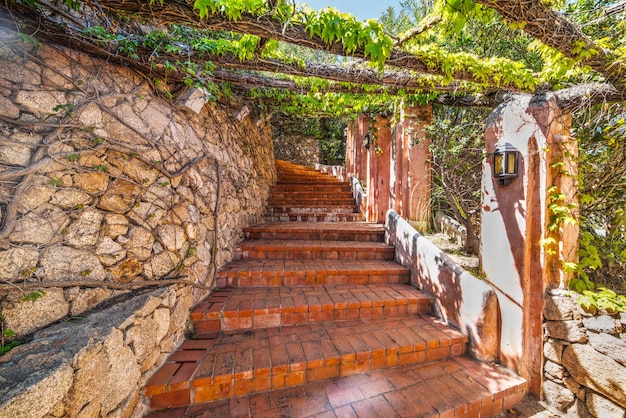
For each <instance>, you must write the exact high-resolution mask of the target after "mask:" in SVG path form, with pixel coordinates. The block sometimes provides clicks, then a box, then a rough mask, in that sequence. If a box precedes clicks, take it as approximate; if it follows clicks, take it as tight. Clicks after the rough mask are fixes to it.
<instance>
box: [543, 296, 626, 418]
mask: <svg viewBox="0 0 626 418" xmlns="http://www.w3.org/2000/svg"><path fill="white" fill-rule="evenodd" d="M577 298H578V295H577V294H575V293H573V292H571V291H565V290H563V289H554V290H551V291H549V293H548V295H547V297H546V299H545V308H544V317H545V322H544V340H545V341H544V345H543V357H544V382H543V394H544V397H545V401H546V403H547V404H548V405H549V406H550V407H551V408H553V409H555V410H558V411H560V412H565V413H567V416H571V417H597V418H623V417H624V416H626V412H625V411H626V314H624V313H622V314H615V315H608V314H602V313H599V314H596V315H590V314H588V313H586V312H584V311H583V310H582V309H581V308H580V306H579V305H578V303H577Z"/></svg>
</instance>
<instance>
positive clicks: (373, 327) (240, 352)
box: [144, 316, 467, 409]
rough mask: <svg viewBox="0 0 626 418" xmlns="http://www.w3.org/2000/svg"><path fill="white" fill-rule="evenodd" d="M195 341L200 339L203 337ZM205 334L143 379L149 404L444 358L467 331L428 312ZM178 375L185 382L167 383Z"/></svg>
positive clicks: (453, 353)
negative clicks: (425, 314)
mask: <svg viewBox="0 0 626 418" xmlns="http://www.w3.org/2000/svg"><path fill="white" fill-rule="evenodd" d="M198 341H199V343H198V344H199V345H200V346H201V345H202V341H204V340H198ZM208 341H210V344H207V345H209V346H208V347H207V348H206V349H200V350H198V349H191V350H182V351H177V352H176V353H174V354H173V355H172V357H171V358H170V359H169V360H168V363H169V364H171V367H170V369H166V370H163V369H161V370H160V371H159V372H158V373H157V375H155V376H154V377H153V378H152V379H150V381H149V382H148V383H147V385H146V387H145V388H144V393H145V394H146V395H147V396H151V399H150V402H151V407H152V409H158V408H164V407H176V406H181V405H182V403H179V402H183V401H185V400H187V399H189V401H191V402H193V403H196V404H197V403H203V402H210V401H214V400H218V399H225V398H230V397H233V396H244V395H248V394H251V393H258V392H264V391H266V390H270V389H271V390H279V389H282V388H285V387H292V386H298V385H303V384H307V383H314V382H319V381H324V380H328V379H334V378H338V377H344V376H351V375H354V374H359V373H367V372H369V371H372V370H379V369H386V368H391V367H396V366H404V365H409V364H420V363H424V362H428V361H434V360H443V359H449V358H451V357H457V356H460V355H462V354H463V353H464V352H465V347H466V343H467V337H466V336H464V335H463V334H461V333H460V332H458V331H454V330H452V329H451V328H449V327H447V326H445V325H443V324H441V323H440V322H438V321H437V320H435V319H433V318H431V317H421V316H415V317H408V318H392V319H389V318H382V319H355V320H349V321H334V322H319V323H310V324H306V325H299V326H282V327H275V328H268V329H260V330H250V331H247V332H245V333H242V332H225V333H222V334H220V336H219V337H217V338H215V339H212V340H208ZM185 352H187V353H185ZM177 364H178V366H177ZM183 367H184V370H183ZM194 367H195V370H191V369H192V368H194ZM168 374H169V375H171V376H170V377H169V378H168ZM183 376H186V377H187V380H186V382H187V387H186V388H185V387H184V386H185V385H184V384H181V385H177V384H172V381H173V382H175V383H178V382H179V381H181V380H182V378H183ZM189 381H191V383H189ZM186 391H188V395H181V394H180V393H178V392H183V393H185V392H186Z"/></svg>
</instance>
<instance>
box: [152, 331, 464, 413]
mask: <svg viewBox="0 0 626 418" xmlns="http://www.w3.org/2000/svg"><path fill="white" fill-rule="evenodd" d="M286 327H289V326H286ZM215 335H219V334H215ZM216 339H217V338H215V337H213V336H212V337H211V338H210V339H206V340H191V341H192V342H195V344H192V343H189V344H188V345H187V347H186V348H189V349H186V348H183V347H181V349H179V350H178V351H176V352H174V353H173V354H172V355H171V356H170V357H169V358H168V360H167V361H166V363H165V364H164V366H163V367H162V368H161V369H159V371H158V372H157V373H156V374H155V375H154V376H153V377H152V378H151V379H150V380H149V381H148V382H147V384H146V385H145V386H144V389H143V393H144V396H148V397H150V406H151V408H152V409H161V408H171V407H176V406H181V404H177V402H180V401H184V398H185V397H184V396H183V399H181V398H180V392H183V393H187V396H188V397H189V401H188V402H190V403H191V402H192V401H193V403H204V402H210V401H213V400H218V399H224V398H231V397H234V396H242V395H246V394H251V393H258V392H263V391H265V390H277V389H282V388H285V387H293V386H300V385H303V384H307V383H314V382H320V381H324V380H329V379H334V378H340V377H345V376H350V375H354V374H359V373H364V372H367V371H373V370H379V369H387V368H392V367H397V366H405V365H409V364H422V363H425V362H430V361H436V360H444V359H449V358H453V357H459V356H463V355H464V354H465V352H466V346H467V340H468V338H467V336H462V337H448V338H440V339H433V340H430V341H419V342H416V343H413V342H411V343H410V344H406V345H400V344H399V343H395V344H396V345H395V346H393V347H390V346H388V347H383V348H379V349H377V350H373V351H371V350H367V351H357V350H354V351H350V352H344V353H337V355H336V356H333V357H328V358H325V357H324V356H323V355H322V354H321V353H320V354H319V356H318V358H313V359H312V358H307V359H306V360H303V361H295V362H290V361H289V359H288V358H287V359H286V363H285V364H278V363H274V361H272V362H271V364H270V365H269V366H268V367H264V368H261V369H253V370H243V369H242V370H239V371H235V370H234V368H233V370H232V371H231V372H230V373H226V374H223V375H217V376H215V375H211V376H205V377H198V378H196V376H195V375H196V372H197V370H198V369H199V368H200V366H201V365H202V364H203V360H204V359H205V357H206V356H207V355H208V349H209V348H210V347H211V346H212V344H213V342H214V341H216ZM187 342H188V341H186V343H187ZM203 345H204V347H203ZM218 355H219V354H218ZM192 392H193V396H192Z"/></svg>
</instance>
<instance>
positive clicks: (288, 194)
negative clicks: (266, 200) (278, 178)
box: [271, 190, 352, 199]
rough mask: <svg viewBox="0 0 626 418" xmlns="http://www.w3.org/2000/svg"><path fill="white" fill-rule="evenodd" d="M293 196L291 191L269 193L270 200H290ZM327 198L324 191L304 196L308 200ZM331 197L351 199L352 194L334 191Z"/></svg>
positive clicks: (326, 193) (308, 193)
mask: <svg viewBox="0 0 626 418" xmlns="http://www.w3.org/2000/svg"><path fill="white" fill-rule="evenodd" d="M293 195H294V192H293V191H287V192H285V191H280V190H278V191H276V190H273V191H272V192H271V197H272V198H289V199H290V198H293V197H294V196H293ZM327 196H328V192H327V191H325V190H321V191H320V190H313V191H309V192H307V195H306V197H309V198H319V197H321V198H324V197H327ZM332 196H333V197H335V198H345V199H352V192H351V191H349V190H343V191H337V190H335V191H333V192H332Z"/></svg>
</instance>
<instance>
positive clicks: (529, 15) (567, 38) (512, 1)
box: [476, 0, 626, 90]
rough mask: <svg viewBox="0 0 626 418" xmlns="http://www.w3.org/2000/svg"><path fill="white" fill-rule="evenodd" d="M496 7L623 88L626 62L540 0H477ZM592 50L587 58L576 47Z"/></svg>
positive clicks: (544, 41) (509, 17)
mask: <svg viewBox="0 0 626 418" xmlns="http://www.w3.org/2000/svg"><path fill="white" fill-rule="evenodd" d="M476 2H477V3H480V4H483V5H485V6H487V7H489V8H492V9H494V10H497V11H498V13H500V14H501V15H502V16H503V17H504V18H505V19H506V20H507V21H508V22H516V23H523V24H524V27H523V31H524V32H526V33H527V34H529V35H530V36H532V37H534V38H536V39H538V40H540V41H541V42H543V43H544V44H546V45H548V46H551V47H552V48H554V49H556V50H558V51H560V52H562V53H563V54H564V55H565V56H566V57H569V58H572V59H574V60H576V61H578V62H580V64H581V65H588V66H590V67H591V68H592V69H594V70H595V71H597V72H599V73H600V74H602V75H604V76H605V77H606V79H607V81H609V82H610V83H614V84H615V85H616V86H618V88H619V89H620V90H624V89H625V88H626V87H625V86H624V77H625V76H626V65H625V64H623V63H620V62H614V61H613V60H612V59H611V57H610V55H609V53H608V52H607V51H605V50H604V49H603V48H601V47H600V46H599V45H597V44H596V43H595V42H594V41H593V40H591V39H590V38H588V37H587V36H586V35H585V34H584V33H583V32H582V31H581V30H580V28H578V27H577V26H576V25H574V24H573V23H572V22H570V21H569V20H567V19H565V18H564V17H563V16H561V15H559V14H557V13H556V12H555V11H554V10H552V9H550V8H549V7H548V6H546V5H545V3H543V2H542V1H541V0H497V1H496V0H476ZM581 45H582V46H583V47H582V51H589V50H592V49H593V50H595V51H597V54H593V55H592V56H591V57H589V58H584V57H582V56H581V55H580V54H579V53H577V52H575V51H580V50H581V49H580V46H581Z"/></svg>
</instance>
